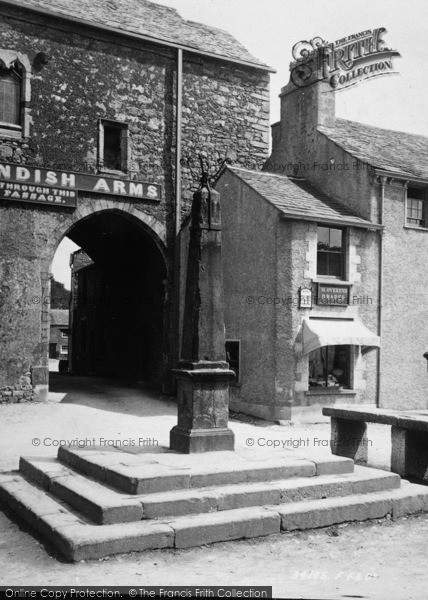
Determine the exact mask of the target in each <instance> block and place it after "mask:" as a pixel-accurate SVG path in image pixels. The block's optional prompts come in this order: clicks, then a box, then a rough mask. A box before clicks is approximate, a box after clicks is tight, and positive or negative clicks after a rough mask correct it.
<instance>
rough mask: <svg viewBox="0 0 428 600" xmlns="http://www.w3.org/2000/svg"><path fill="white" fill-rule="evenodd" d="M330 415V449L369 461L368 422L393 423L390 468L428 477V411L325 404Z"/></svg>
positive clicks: (358, 461)
mask: <svg viewBox="0 0 428 600" xmlns="http://www.w3.org/2000/svg"><path fill="white" fill-rule="evenodd" d="M322 412H323V415H326V416H328V417H331V451H332V453H333V454H336V455H338V456H346V457H347V458H352V459H353V460H355V462H357V463H367V457H368V439H367V423H380V424H382V425H390V426H391V446H392V447H391V471H392V472H394V473H398V475H400V476H401V477H412V478H415V479H418V480H421V481H425V482H426V481H428V411H400V410H386V409H381V408H372V407H352V408H350V407H341V408H340V407H326V408H323V411H322Z"/></svg>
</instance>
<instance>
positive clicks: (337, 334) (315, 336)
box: [303, 319, 380, 354]
mask: <svg viewBox="0 0 428 600" xmlns="http://www.w3.org/2000/svg"><path fill="white" fill-rule="evenodd" d="M341 345H347V346H368V347H376V348H380V337H379V336H377V335H375V334H374V333H372V332H371V331H370V329H367V327H366V326H365V325H363V323H362V322H361V321H360V320H358V319H357V320H351V319H305V320H304V321H303V354H309V352H312V350H316V349H317V348H321V346H341Z"/></svg>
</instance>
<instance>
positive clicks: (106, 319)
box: [67, 211, 166, 387]
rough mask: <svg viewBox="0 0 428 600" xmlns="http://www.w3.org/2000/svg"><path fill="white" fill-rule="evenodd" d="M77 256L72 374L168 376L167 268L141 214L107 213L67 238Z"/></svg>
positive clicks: (155, 381)
mask: <svg viewBox="0 0 428 600" xmlns="http://www.w3.org/2000/svg"><path fill="white" fill-rule="evenodd" d="M67 237H69V238H70V239H71V240H72V241H73V242H75V243H76V244H78V245H79V246H80V247H81V250H79V251H77V252H75V253H74V254H73V255H72V259H71V262H72V285H71V289H72V299H71V309H70V310H71V314H70V317H71V319H70V326H71V335H70V342H69V345H70V348H71V350H70V352H69V355H70V365H69V366H70V369H71V371H72V373H75V374H77V375H96V376H104V377H106V376H107V377H114V378H126V379H128V380H135V381H147V382H149V383H150V384H152V385H154V386H155V387H160V386H161V384H162V379H163V352H164V331H163V322H164V301H165V298H164V296H165V292H164V288H165V280H166V266H165V260H164V257H163V255H162V252H161V251H160V249H159V248H158V246H157V244H156V242H155V241H154V240H153V239H152V237H151V236H150V235H149V233H148V232H147V231H146V230H145V229H144V228H143V226H142V225H140V223H139V222H138V221H137V219H135V218H134V217H130V216H127V215H126V214H123V213H120V212H119V211H106V212H103V213H100V214H98V215H94V216H91V217H89V218H87V219H84V220H82V221H79V222H78V223H77V224H76V225H75V226H74V227H73V228H72V229H71V231H70V232H69V233H68V235H67Z"/></svg>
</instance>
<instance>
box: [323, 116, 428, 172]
mask: <svg viewBox="0 0 428 600" xmlns="http://www.w3.org/2000/svg"><path fill="white" fill-rule="evenodd" d="M318 129H319V131H321V132H322V133H323V134H324V135H326V136H327V137H328V138H329V139H330V140H332V141H333V142H335V143H336V144H338V145H339V146H340V147H341V148H343V149H344V150H346V152H349V154H351V155H352V156H355V157H356V158H359V159H360V160H361V161H363V162H365V163H368V164H370V165H372V166H373V167H376V168H378V169H383V170H385V171H390V172H391V174H393V173H395V174H397V175H398V174H400V175H404V176H406V175H407V176H409V177H416V178H422V179H428V137H425V136H423V135H415V134H412V133H404V132H402V131H392V130H391V129H381V128H380V127H373V126H372V125H365V124H364V123H357V122H355V121H346V120H345V119H336V125H335V127H334V128H331V127H324V126H321V127H318Z"/></svg>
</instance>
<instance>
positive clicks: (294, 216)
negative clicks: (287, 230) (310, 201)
mask: <svg viewBox="0 0 428 600" xmlns="http://www.w3.org/2000/svg"><path fill="white" fill-rule="evenodd" d="M257 193H258V192H257ZM274 206H275V205H274ZM276 208H277V207H276ZM278 210H281V209H278ZM281 219H284V220H286V221H287V220H291V221H311V222H312V223H329V224H330V225H339V226H341V227H356V228H358V229H368V230H373V231H378V230H382V229H383V225H382V224H379V223H369V222H367V223H358V222H355V221H347V220H345V219H335V218H334V217H333V218H329V217H315V216H307V215H299V214H293V213H290V214H286V213H282V214H281Z"/></svg>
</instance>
